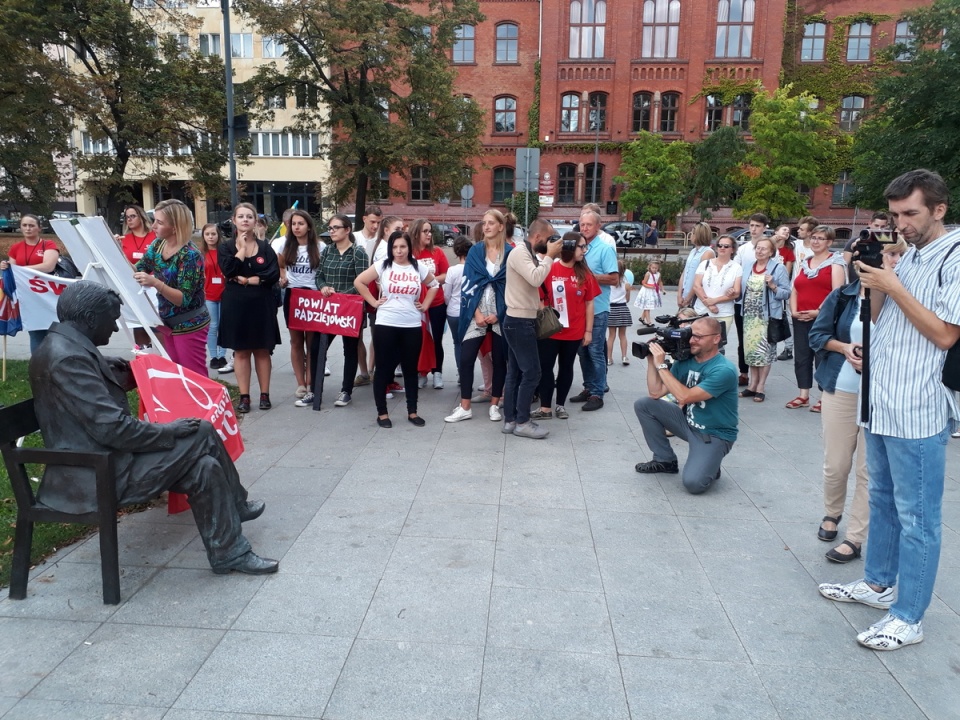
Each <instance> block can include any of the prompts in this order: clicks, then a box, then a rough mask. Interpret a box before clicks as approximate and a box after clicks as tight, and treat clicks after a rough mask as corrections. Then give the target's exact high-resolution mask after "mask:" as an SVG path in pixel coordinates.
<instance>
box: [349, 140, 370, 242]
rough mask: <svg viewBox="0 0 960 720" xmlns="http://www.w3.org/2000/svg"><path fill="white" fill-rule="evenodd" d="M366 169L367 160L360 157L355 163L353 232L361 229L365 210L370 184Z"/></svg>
mask: <svg viewBox="0 0 960 720" xmlns="http://www.w3.org/2000/svg"><path fill="white" fill-rule="evenodd" d="M368 167H369V165H368V164H367V158H366V157H365V156H361V157H360V161H359V162H358V163H357V193H356V198H357V202H356V205H355V207H354V211H353V212H354V216H353V229H354V230H362V229H363V212H364V210H366V209H367V188H368V186H369V184H370V183H369V181H368V179H367V168H368Z"/></svg>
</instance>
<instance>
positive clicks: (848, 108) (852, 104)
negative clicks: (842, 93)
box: [840, 95, 864, 132]
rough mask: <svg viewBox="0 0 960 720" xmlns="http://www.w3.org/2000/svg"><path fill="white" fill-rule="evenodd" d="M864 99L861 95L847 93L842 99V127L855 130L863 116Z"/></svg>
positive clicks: (849, 130) (850, 130) (846, 129)
mask: <svg viewBox="0 0 960 720" xmlns="http://www.w3.org/2000/svg"><path fill="white" fill-rule="evenodd" d="M863 106H864V99H863V98H862V97H861V96H859V95H847V96H846V97H845V98H843V100H841V101H840V129H841V130H845V131H846V132H855V131H856V130H857V128H859V127H860V119H861V118H862V116H863Z"/></svg>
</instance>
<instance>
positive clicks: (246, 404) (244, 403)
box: [237, 395, 250, 415]
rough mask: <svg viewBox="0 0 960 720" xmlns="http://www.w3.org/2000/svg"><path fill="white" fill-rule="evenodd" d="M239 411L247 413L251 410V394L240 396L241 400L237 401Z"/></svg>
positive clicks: (243, 413)
mask: <svg viewBox="0 0 960 720" xmlns="http://www.w3.org/2000/svg"><path fill="white" fill-rule="evenodd" d="M237 412H238V413H240V414H242V415H245V414H246V413H248V412H250V396H249V395H241V396H240V402H239V403H237Z"/></svg>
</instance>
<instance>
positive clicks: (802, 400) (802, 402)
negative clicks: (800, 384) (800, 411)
mask: <svg viewBox="0 0 960 720" xmlns="http://www.w3.org/2000/svg"><path fill="white" fill-rule="evenodd" d="M809 404H810V398H808V397H800V396H799V395H798V396H797V397H795V398H794V399H793V400H791V401H790V402H788V403H787V404H786V405H785V407H786V408H787V409H788V410H796V409H797V408H802V407H806V406H807V405H809Z"/></svg>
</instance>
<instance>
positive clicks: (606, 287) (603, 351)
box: [570, 210, 620, 410]
mask: <svg viewBox="0 0 960 720" xmlns="http://www.w3.org/2000/svg"><path fill="white" fill-rule="evenodd" d="M599 232H600V216H599V215H598V214H597V213H595V212H593V211H592V210H587V211H584V213H583V214H582V215H580V234H581V235H583V239H584V240H586V242H587V254H586V256H585V257H584V259H585V260H586V261H587V267H589V268H590V272H592V273H593V275H594V277H595V278H596V279H597V283H599V285H600V294H599V295H597V297H595V298H594V299H593V335H592V336H591V337H592V339H591V340H590V344H589V345H587V346H586V347H582V348H580V370H581V372H582V373H583V385H584V388H583V391H582V392H581V393H580V394H578V395H574V396H573V397H572V398H570V402H582V403H583V409H584V410H599V409H600V408H602V407H603V394H604V393H605V392H606V391H607V321H608V319H609V317H610V288H611V287H612V286H614V285H617V284H618V283H619V282H620V277H619V276H618V275H617V251H616V250H614V249H613V248H612V247H611V246H610V245H607V244H606V243H605V242H603V240H601V239H600V238H599V237H598V234H599Z"/></svg>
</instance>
